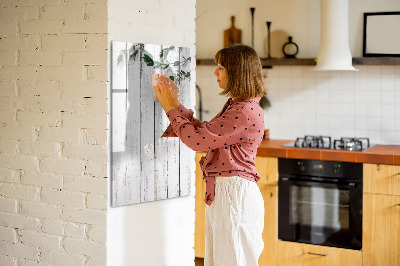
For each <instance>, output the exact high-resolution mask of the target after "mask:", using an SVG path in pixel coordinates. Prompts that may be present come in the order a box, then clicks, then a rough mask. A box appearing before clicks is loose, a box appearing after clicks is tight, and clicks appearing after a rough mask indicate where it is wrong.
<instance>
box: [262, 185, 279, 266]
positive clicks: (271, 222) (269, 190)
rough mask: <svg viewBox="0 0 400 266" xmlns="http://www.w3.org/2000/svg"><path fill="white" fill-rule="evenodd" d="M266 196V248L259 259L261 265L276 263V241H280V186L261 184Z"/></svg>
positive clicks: (267, 265)
mask: <svg viewBox="0 0 400 266" xmlns="http://www.w3.org/2000/svg"><path fill="white" fill-rule="evenodd" d="M259 188H260V191H261V194H262V196H263V198H264V209H265V214H264V231H263V240H264V250H263V252H262V253H261V255H260V258H259V259H258V264H259V265H260V266H270V265H276V258H275V254H276V242H277V241H278V187H277V186H265V185H259Z"/></svg>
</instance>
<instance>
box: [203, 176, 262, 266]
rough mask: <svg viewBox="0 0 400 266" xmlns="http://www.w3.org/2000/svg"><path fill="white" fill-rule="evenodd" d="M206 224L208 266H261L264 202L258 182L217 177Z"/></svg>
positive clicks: (207, 209) (238, 178)
mask: <svg viewBox="0 0 400 266" xmlns="http://www.w3.org/2000/svg"><path fill="white" fill-rule="evenodd" d="M205 220H206V221H205V224H206V246H205V259H204V265H205V266H258V258H259V256H260V254H261V252H262V251H263V249H264V241H263V239H262V232H263V229H264V199H263V197H262V195H261V192H260V189H259V188H258V185H257V184H256V183H255V182H252V181H249V180H246V179H244V178H242V177H239V176H230V177H216V178H215V197H214V201H213V202H212V204H211V205H210V206H208V205H206V211H205Z"/></svg>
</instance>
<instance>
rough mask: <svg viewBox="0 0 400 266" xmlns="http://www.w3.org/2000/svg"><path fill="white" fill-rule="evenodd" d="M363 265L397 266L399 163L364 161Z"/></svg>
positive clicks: (399, 263)
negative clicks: (387, 163)
mask: <svg viewBox="0 0 400 266" xmlns="http://www.w3.org/2000/svg"><path fill="white" fill-rule="evenodd" d="M363 188H364V195H363V265H364V266H369V265H390V266H400V166H396V165H383V164H364V187H363Z"/></svg>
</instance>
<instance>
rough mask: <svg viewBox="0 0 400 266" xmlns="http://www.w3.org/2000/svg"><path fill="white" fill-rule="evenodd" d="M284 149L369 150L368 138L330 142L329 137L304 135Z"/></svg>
mask: <svg viewBox="0 0 400 266" xmlns="http://www.w3.org/2000/svg"><path fill="white" fill-rule="evenodd" d="M283 146H285V147H295V148H314V149H330V150H344V151H364V150H366V149H369V148H371V147H372V146H371V145H370V143H369V139H368V138H344V137H343V138H340V139H335V140H333V142H332V138H331V137H329V136H311V135H306V136H304V137H301V138H297V139H296V141H295V142H291V143H288V144H285V145H283Z"/></svg>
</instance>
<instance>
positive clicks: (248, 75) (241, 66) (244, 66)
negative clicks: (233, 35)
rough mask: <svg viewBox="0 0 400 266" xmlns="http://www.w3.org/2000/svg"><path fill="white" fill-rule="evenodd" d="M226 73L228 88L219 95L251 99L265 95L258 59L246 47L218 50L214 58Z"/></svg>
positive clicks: (249, 48)
mask: <svg viewBox="0 0 400 266" xmlns="http://www.w3.org/2000/svg"><path fill="white" fill-rule="evenodd" d="M214 60H215V62H216V63H217V64H220V65H222V66H223V67H224V68H225V69H226V70H227V72H228V86H227V88H226V89H224V90H223V91H222V92H221V93H220V95H228V96H229V97H232V98H245V99H247V98H252V97H262V96H264V95H266V94H267V93H266V91H265V87H264V79H263V74H262V67H261V62H260V58H259V57H258V55H257V53H256V51H254V49H253V48H251V47H249V46H247V45H242V44H239V45H233V46H230V47H228V48H223V49H221V50H219V51H218V52H217V53H216V54H215V57H214Z"/></svg>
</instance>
